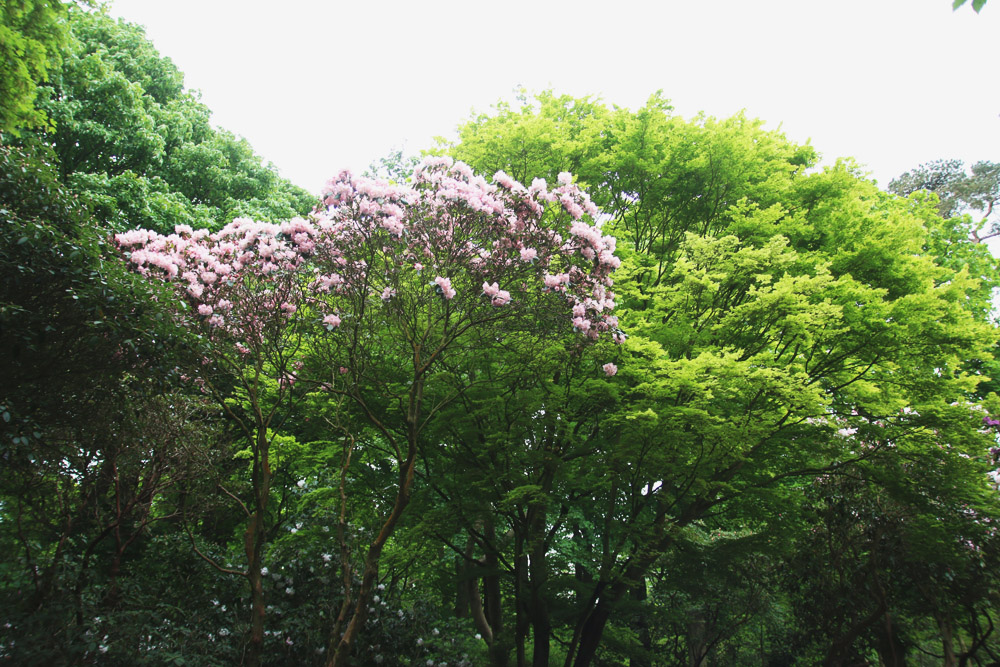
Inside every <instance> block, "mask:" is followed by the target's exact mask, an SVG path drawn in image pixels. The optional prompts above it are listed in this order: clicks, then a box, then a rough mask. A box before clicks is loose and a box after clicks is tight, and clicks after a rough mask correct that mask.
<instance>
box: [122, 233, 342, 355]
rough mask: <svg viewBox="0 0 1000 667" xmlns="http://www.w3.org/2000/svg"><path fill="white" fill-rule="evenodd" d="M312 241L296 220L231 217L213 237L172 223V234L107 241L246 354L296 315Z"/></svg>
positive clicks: (127, 236) (313, 236) (314, 236)
mask: <svg viewBox="0 0 1000 667" xmlns="http://www.w3.org/2000/svg"><path fill="white" fill-rule="evenodd" d="M318 237H319V230H318V229H317V228H316V227H315V225H314V224H313V223H312V222H310V221H308V220H304V219H302V218H294V219H292V220H289V221H287V222H284V223H282V224H280V225H277V224H271V223H263V222H255V221H253V220H250V219H247V218H237V219H235V220H233V222H231V223H230V224H228V225H226V226H225V227H223V228H222V229H221V230H219V231H218V232H215V233H214V234H210V233H209V232H208V231H207V230H204V229H201V230H197V231H195V230H192V229H191V228H190V227H188V226H186V225H178V226H177V227H176V228H175V230H174V233H173V234H157V233H155V232H150V231H146V230H133V231H130V232H125V233H123V234H118V235H116V236H115V241H116V242H117V244H118V246H119V247H120V248H121V249H122V250H123V251H124V252H125V253H126V254H127V257H128V260H129V262H130V263H131V265H132V266H133V267H134V268H135V270H137V271H138V272H139V273H141V274H143V275H148V276H150V277H155V278H159V279H162V280H167V281H171V282H173V283H174V284H175V285H177V287H178V291H179V292H181V294H182V295H183V297H184V299H185V300H186V301H187V302H188V303H189V305H190V306H191V308H192V312H194V313H197V316H198V317H199V318H200V319H202V320H204V321H206V322H207V323H208V324H209V325H210V326H211V327H212V328H213V329H215V330H218V331H220V332H227V333H229V334H230V335H231V336H232V337H233V338H234V339H235V340H237V341H241V342H240V343H239V348H238V349H237V351H238V352H240V353H241V354H247V353H249V348H248V347H247V346H246V345H245V344H244V343H257V344H259V343H260V342H261V341H262V340H263V338H264V336H265V335H266V333H267V332H266V329H268V327H272V326H275V324H276V323H277V322H279V321H280V320H288V319H290V318H292V317H293V316H294V315H295V313H296V312H297V311H298V309H299V307H300V306H301V303H299V301H300V299H299V297H298V292H299V290H297V289H296V283H297V281H298V274H299V271H300V269H302V268H303V267H304V266H305V264H306V262H307V261H308V260H309V259H310V257H311V256H312V254H313V252H314V250H315V248H316V243H317V241H318ZM331 282H333V281H332V280H331Z"/></svg>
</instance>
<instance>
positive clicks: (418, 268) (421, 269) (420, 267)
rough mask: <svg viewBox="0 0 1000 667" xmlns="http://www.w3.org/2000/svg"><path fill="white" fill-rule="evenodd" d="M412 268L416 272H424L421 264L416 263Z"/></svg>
mask: <svg viewBox="0 0 1000 667" xmlns="http://www.w3.org/2000/svg"><path fill="white" fill-rule="evenodd" d="M413 268H414V270H416V271H423V270H424V265H423V264H421V263H420V262H417V263H416V264H414V265H413Z"/></svg>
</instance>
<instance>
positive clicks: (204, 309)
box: [198, 303, 212, 317]
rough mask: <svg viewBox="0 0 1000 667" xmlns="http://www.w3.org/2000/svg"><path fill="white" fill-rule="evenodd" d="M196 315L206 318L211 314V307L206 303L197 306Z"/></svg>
mask: <svg viewBox="0 0 1000 667" xmlns="http://www.w3.org/2000/svg"><path fill="white" fill-rule="evenodd" d="M198 314H199V315H202V316H204V317H208V316H209V315H211V314H212V307H211V306H210V305H208V304H207V303H203V304H201V305H200V306H198Z"/></svg>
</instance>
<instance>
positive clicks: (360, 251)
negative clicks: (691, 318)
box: [115, 158, 620, 350]
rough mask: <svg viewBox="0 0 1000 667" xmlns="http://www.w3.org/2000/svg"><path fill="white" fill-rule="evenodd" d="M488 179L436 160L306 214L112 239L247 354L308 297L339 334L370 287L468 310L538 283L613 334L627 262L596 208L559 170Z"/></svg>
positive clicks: (330, 194) (338, 191) (391, 298)
mask: <svg viewBox="0 0 1000 667" xmlns="http://www.w3.org/2000/svg"><path fill="white" fill-rule="evenodd" d="M494 181H495V184H492V185H491V184H488V183H487V182H486V180H485V179H483V178H482V177H480V176H475V175H473V174H472V172H471V170H470V169H469V167H468V166H466V165H465V164H463V163H461V162H459V163H453V162H452V161H451V160H450V159H449V158H429V159H428V160H425V161H424V162H423V163H422V164H421V165H419V166H418V167H417V169H416V171H415V172H414V176H413V183H412V185H405V186H396V185H390V184H388V183H385V182H383V181H378V180H373V179H368V178H356V177H354V176H352V175H351V174H350V173H349V172H343V173H341V174H340V175H339V176H338V177H337V178H335V179H333V180H331V181H330V182H329V183H327V185H326V188H325V190H324V193H323V208H321V209H319V210H317V211H316V212H315V213H314V215H313V216H312V217H311V219H309V220H305V219H302V218H295V219H293V220H290V221H288V222H285V223H283V224H280V225H277V224H268V223H259V222H254V221H252V220H248V219H245V218H238V219H236V220H234V221H233V222H232V223H230V224H229V225H227V226H226V227H224V228H223V229H222V230H220V231H218V232H216V233H214V234H210V233H208V232H207V231H206V230H198V231H194V230H192V229H191V228H190V227H186V226H178V227H177V229H176V230H175V233H174V234H170V235H160V234H156V233H154V232H149V231H145V230H135V231H131V232H126V233H124V234H119V235H117V236H116V237H115V240H116V241H117V243H118V245H119V246H120V247H121V248H122V249H123V250H125V251H127V252H128V259H129V262H130V263H131V264H132V265H133V266H134V267H135V268H136V270H138V271H139V272H141V273H143V274H145V275H149V276H154V277H157V278H160V279H163V280H168V281H171V282H174V283H176V284H177V285H178V287H179V290H180V291H181V292H182V294H183V296H184V299H185V300H186V301H187V302H188V303H189V304H190V306H191V309H192V313H193V314H197V317H198V318H199V319H201V320H203V321H205V322H206V323H207V324H208V325H209V326H210V327H211V328H212V329H215V330H216V334H219V333H225V334H227V336H228V337H229V338H231V339H233V340H237V341H240V344H241V348H242V349H243V350H249V349H251V348H254V347H256V346H259V345H260V344H261V343H262V342H263V339H264V338H265V337H266V336H267V335H268V330H269V329H273V328H274V327H275V326H280V322H281V318H285V319H291V318H293V317H295V316H296V315H297V314H298V313H300V312H301V309H302V308H303V307H304V306H312V307H313V308H314V312H313V316H314V319H315V321H317V322H320V323H321V324H323V325H324V326H325V327H326V328H327V329H328V330H331V331H332V330H334V329H336V328H338V327H339V326H340V325H341V323H342V322H343V319H344V318H350V317H355V318H359V317H363V314H364V311H365V309H366V308H368V307H369V306H370V302H371V301H373V300H374V299H373V298H372V297H373V296H374V297H377V299H378V300H379V301H381V302H383V303H385V304H387V305H390V304H392V303H393V302H397V303H399V302H400V301H401V300H403V301H404V303H408V304H410V305H413V303H414V301H418V302H419V306H420V307H424V308H426V307H428V306H429V305H430V304H433V303H434V299H433V298H432V297H435V296H436V297H440V299H441V300H442V301H443V302H445V303H444V307H448V305H449V304H448V302H454V301H455V299H456V297H460V301H461V304H462V308H463V310H464V311H465V314H466V315H467V316H469V315H473V313H475V311H480V310H483V309H485V308H490V309H500V308H510V307H513V306H517V307H519V308H529V307H533V306H534V305H535V304H534V299H537V294H534V292H537V291H538V290H536V289H534V288H535V287H538V288H540V291H543V292H551V293H555V294H558V295H560V296H562V297H563V299H564V301H565V303H566V304H567V310H568V317H569V321H570V322H571V324H572V326H573V327H574V328H575V329H576V330H577V331H579V332H580V333H582V334H585V335H586V336H588V337H590V338H592V339H596V338H597V337H598V336H599V335H600V334H601V333H604V332H614V331H615V330H616V327H617V318H616V317H615V316H614V315H612V314H611V313H612V310H613V308H614V305H615V302H614V293H613V292H611V291H610V287H611V285H612V279H611V272H612V271H613V270H614V269H615V268H617V267H618V266H619V264H620V260H619V259H618V258H617V257H615V255H614V250H615V239H614V238H613V237H610V236H605V235H602V234H601V231H600V226H599V223H598V222H596V220H597V219H598V216H599V212H598V210H597V208H596V206H594V204H593V203H592V202H591V201H590V200H589V198H588V197H587V196H586V194H584V193H583V192H582V191H580V190H579V188H577V187H576V186H575V185H573V184H572V179H571V177H570V176H569V174H565V173H564V174H561V175H560V179H559V183H558V185H557V186H556V187H555V188H553V189H552V190H549V189H548V187H547V184H546V183H545V181H544V180H541V179H536V180H535V181H534V182H533V183H532V185H531V187H529V188H526V187H524V186H523V185H521V184H520V183H517V182H515V181H514V180H513V179H511V178H510V177H509V176H507V175H506V174H504V173H503V172H498V173H497V174H496V175H495V177H494ZM585 216H590V219H591V222H587V221H586V220H585ZM425 272H426V274H427V276H426V277H424V276H423V274H424V273H425ZM533 283H534V284H533ZM306 285H308V290H303V289H301V288H302V287H304V286H306ZM529 296H532V299H529V298H528V297H529ZM477 300H478V303H477ZM527 301H531V303H530V304H529V303H526V302H527ZM519 302H521V303H519ZM456 304H457V302H455V303H454V304H451V305H452V307H453V309H456V308H457V305H456ZM479 316H480V317H481V313H480V314H479ZM478 318H479V317H477V316H473V319H478Z"/></svg>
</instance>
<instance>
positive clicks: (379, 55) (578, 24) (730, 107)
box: [111, 0, 1000, 192]
mask: <svg viewBox="0 0 1000 667" xmlns="http://www.w3.org/2000/svg"><path fill="white" fill-rule="evenodd" d="M969 4H971V1H970V3H969ZM111 12H112V14H113V15H116V16H121V17H124V18H125V19H127V20H129V21H132V22H134V23H139V24H142V25H144V26H145V27H146V31H147V34H148V35H149V37H150V38H151V39H152V41H153V43H154V44H155V45H156V47H157V48H158V49H159V51H160V53H161V54H162V55H164V56H168V57H170V58H171V59H172V60H173V61H174V63H176V65H177V66H178V67H179V68H180V69H181V71H183V72H184V73H185V77H186V78H185V82H186V83H187V85H188V87H189V88H193V89H197V90H200V91H201V95H202V101H203V102H205V104H207V105H208V107H209V108H210V109H212V111H213V112H214V115H213V122H214V123H215V124H216V125H218V126H221V127H224V128H226V129H228V130H231V131H233V132H235V133H237V134H240V135H242V136H244V137H246V138H247V139H248V140H249V141H250V143H251V144H252V145H253V147H254V149H255V150H256V151H257V152H258V153H259V154H260V155H262V156H264V157H265V158H266V159H267V160H269V161H271V162H273V163H274V164H275V165H276V166H277V167H278V169H279V170H280V172H281V173H282V175H284V176H285V177H287V178H289V179H291V180H292V181H294V182H296V183H298V184H299V185H301V186H303V187H305V188H307V189H309V190H310V191H313V192H317V191H318V190H319V188H320V186H321V185H322V183H323V182H325V181H326V179H327V178H329V177H331V176H332V175H334V174H335V173H336V172H337V171H339V170H340V169H342V168H344V167H348V168H351V169H354V170H356V171H362V170H364V168H365V167H367V166H368V165H369V164H370V163H371V162H372V161H373V160H375V159H377V158H378V157H380V156H383V155H385V154H387V153H388V152H389V151H390V150H392V149H393V148H404V149H405V150H407V151H408V152H411V153H417V152H419V150H420V149H422V148H427V147H429V146H430V145H431V143H432V137H434V136H437V135H444V136H451V135H453V133H454V130H455V127H456V126H457V125H458V124H459V123H461V122H462V121H463V120H465V119H467V118H468V117H469V115H470V113H471V111H472V110H473V109H475V110H476V111H480V112H482V111H488V110H489V107H490V106H491V105H492V104H493V103H495V102H496V101H497V100H498V99H501V98H506V99H509V98H510V97H511V96H512V91H513V90H514V89H515V87H517V86H519V85H523V86H526V87H527V88H528V89H529V90H532V91H537V90H542V89H546V88H552V89H553V90H555V91H556V92H557V93H568V94H571V95H575V96H583V95H592V96H598V97H600V98H601V99H602V100H604V101H605V102H606V103H607V104H608V105H618V106H624V107H630V108H636V107H638V106H641V105H642V103H643V102H644V101H645V100H646V98H647V97H648V96H649V95H650V94H651V93H652V92H654V91H656V90H658V89H662V90H663V91H664V95H665V96H666V97H667V98H669V99H670V100H671V101H672V103H673V105H674V107H675V108H676V110H677V112H678V113H680V114H681V115H683V116H685V117H690V116H692V115H694V114H695V113H697V112H699V111H704V112H706V113H708V114H710V115H713V116H717V117H725V116H729V115H732V114H733V113H736V112H738V111H739V110H740V109H745V110H746V112H747V113H748V114H749V115H751V116H755V117H759V118H761V119H763V120H764V121H766V122H767V126H768V127H771V128H776V127H779V126H780V127H781V129H782V130H783V131H784V132H785V133H786V134H787V135H788V137H789V138H791V139H792V140H795V141H798V142H805V141H807V140H811V142H812V144H813V146H815V147H816V148H817V149H818V150H819V151H820V152H821V153H822V155H823V157H824V162H825V163H832V162H833V161H834V160H835V159H836V158H837V157H840V156H851V157H854V158H856V159H857V160H858V161H859V162H860V163H862V164H863V165H865V167H866V168H867V169H868V170H869V171H870V172H871V174H872V175H873V176H874V177H875V178H876V179H877V180H878V181H879V183H880V184H882V185H883V186H884V185H887V184H888V182H889V180H891V178H892V177H894V176H896V175H898V174H899V173H901V172H903V171H905V170H907V169H909V168H911V167H913V166H916V165H917V164H919V163H921V162H926V161H929V160H933V159H938V158H950V157H957V158H961V159H964V160H966V161H968V162H971V161H976V160H986V159H988V160H992V161H998V160H1000V85H998V74H1000V68H998V65H1000V51H998V46H997V45H998V41H1000V0H990V1H989V2H987V4H986V6H985V7H984V8H983V10H982V13H981V14H978V15H977V14H976V13H975V12H973V11H972V9H971V7H968V6H966V7H963V8H961V9H959V10H958V11H955V12H953V11H952V10H951V0H823V1H820V0H700V1H699V0H683V1H682V0H646V1H644V2H636V1H634V0H618V2H615V3H612V2H608V0H601V1H600V2H591V1H589V0H572V1H563V0H560V1H549V0H507V1H505V2H502V3H499V2H491V3H486V2H476V0H406V1H396V0H391V1H390V0H355V1H353V2H344V1H342V0H284V1H283V2H281V3H277V2H274V0H267V1H266V2H264V1H257V0H238V1H231V0H115V2H114V4H113V6H112V9H111Z"/></svg>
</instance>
